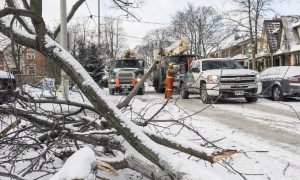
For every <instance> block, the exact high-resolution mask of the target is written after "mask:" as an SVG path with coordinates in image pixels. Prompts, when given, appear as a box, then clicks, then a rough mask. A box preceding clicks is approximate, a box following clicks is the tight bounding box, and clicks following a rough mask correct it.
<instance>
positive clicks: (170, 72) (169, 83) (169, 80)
mask: <svg viewBox="0 0 300 180" xmlns="http://www.w3.org/2000/svg"><path fill="white" fill-rule="evenodd" d="M176 73H177V70H176V69H174V67H173V63H169V69H168V73H167V78H166V88H165V98H170V96H171V94H172V90H173V81H174V77H175V74H176Z"/></svg>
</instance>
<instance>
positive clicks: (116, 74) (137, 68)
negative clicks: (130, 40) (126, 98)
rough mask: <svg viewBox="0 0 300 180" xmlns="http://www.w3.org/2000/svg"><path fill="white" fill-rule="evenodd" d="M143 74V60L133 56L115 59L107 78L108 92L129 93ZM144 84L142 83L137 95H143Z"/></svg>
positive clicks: (112, 93)
mask: <svg viewBox="0 0 300 180" xmlns="http://www.w3.org/2000/svg"><path fill="white" fill-rule="evenodd" d="M143 75H144V61H143V60H141V59H135V58H123V59H117V60H115V62H114V65H113V68H112V69H111V72H110V74H109V78H108V88H109V94H110V95H114V94H115V93H129V91H131V90H132V89H133V88H134V86H135V85H136V84H137V83H138V82H139V81H140V80H141V78H142V76H143ZM144 92H145V86H144V85H143V86H142V87H141V88H140V89H139V91H138V94H139V95H143V94H144Z"/></svg>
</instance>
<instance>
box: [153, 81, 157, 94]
mask: <svg viewBox="0 0 300 180" xmlns="http://www.w3.org/2000/svg"><path fill="white" fill-rule="evenodd" d="M153 84H154V89H155V91H156V92H158V82H157V81H154V83H153Z"/></svg>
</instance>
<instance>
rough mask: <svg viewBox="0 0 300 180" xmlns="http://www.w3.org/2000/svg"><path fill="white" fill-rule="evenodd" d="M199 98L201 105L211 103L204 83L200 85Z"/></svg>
mask: <svg viewBox="0 0 300 180" xmlns="http://www.w3.org/2000/svg"><path fill="white" fill-rule="evenodd" d="M200 97H201V100H202V103H204V104H210V103H211V97H210V96H209V95H208V94H207V90H206V83H202V84H201V86H200Z"/></svg>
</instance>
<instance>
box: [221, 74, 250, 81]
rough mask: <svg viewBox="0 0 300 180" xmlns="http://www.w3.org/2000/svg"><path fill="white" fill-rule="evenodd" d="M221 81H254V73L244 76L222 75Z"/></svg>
mask: <svg viewBox="0 0 300 180" xmlns="http://www.w3.org/2000/svg"><path fill="white" fill-rule="evenodd" d="M220 82H221V83H251V82H255V75H246V76H222V77H221V81H220Z"/></svg>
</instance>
